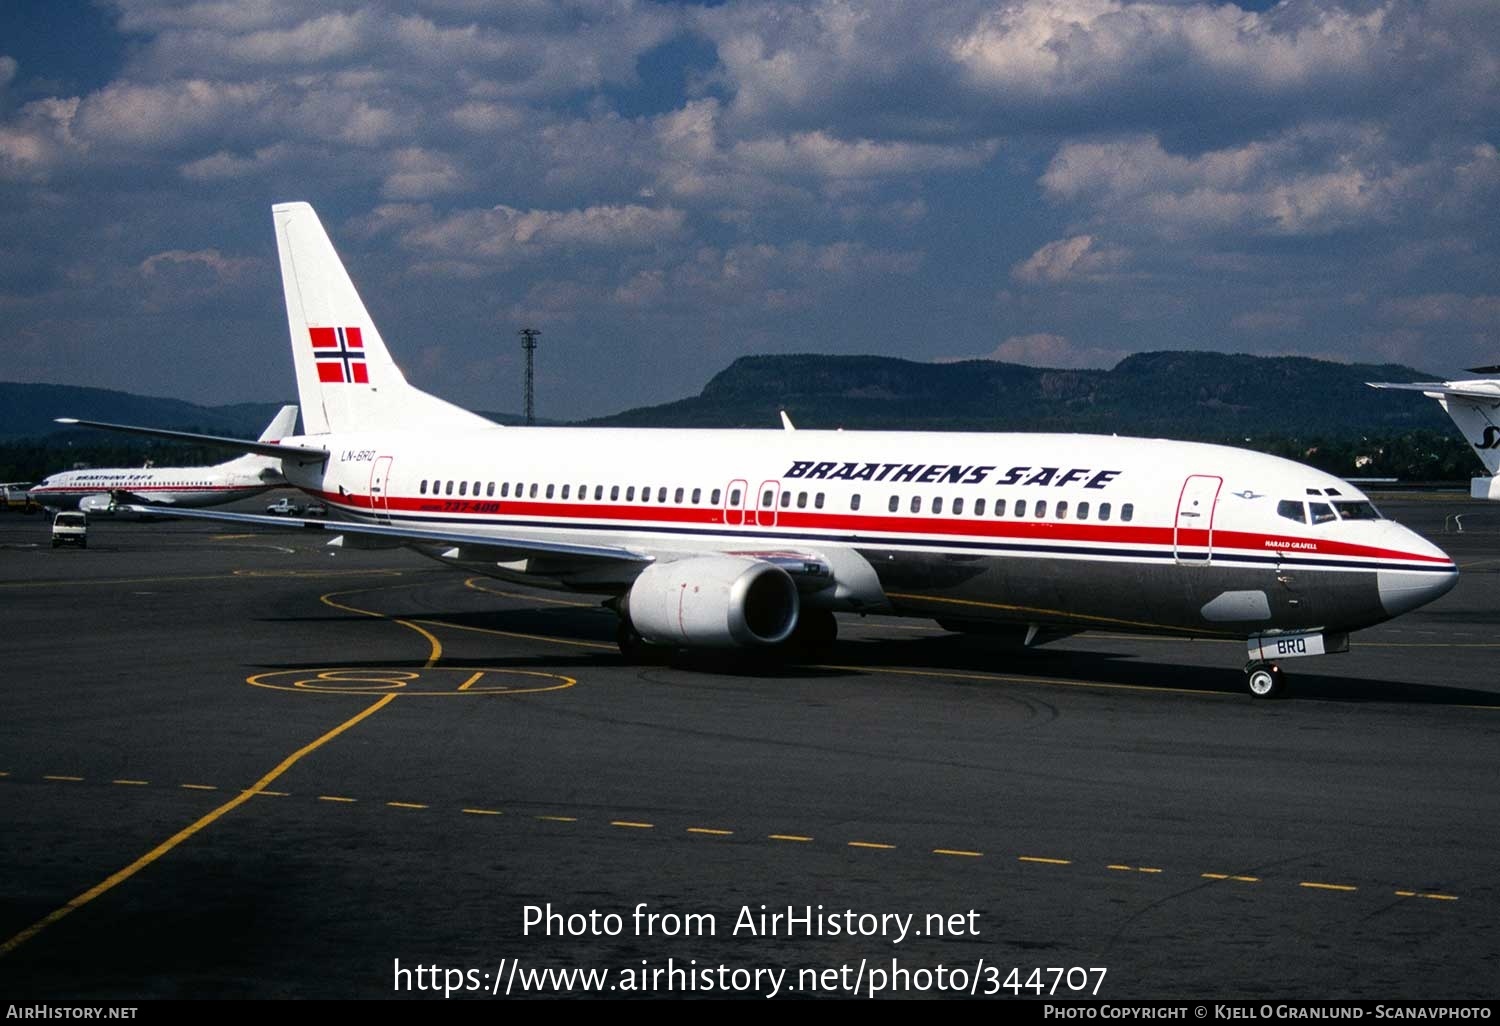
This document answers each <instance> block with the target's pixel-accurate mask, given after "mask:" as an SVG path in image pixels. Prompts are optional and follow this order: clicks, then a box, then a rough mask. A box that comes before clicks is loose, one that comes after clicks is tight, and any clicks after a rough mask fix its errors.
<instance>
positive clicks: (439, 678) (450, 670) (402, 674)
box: [245, 666, 578, 697]
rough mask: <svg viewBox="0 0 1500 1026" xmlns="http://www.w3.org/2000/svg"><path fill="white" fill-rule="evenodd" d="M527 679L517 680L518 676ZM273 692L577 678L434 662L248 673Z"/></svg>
mask: <svg viewBox="0 0 1500 1026" xmlns="http://www.w3.org/2000/svg"><path fill="white" fill-rule="evenodd" d="M518 677H519V678H525V679H523V680H519V681H518V680H516V679H515V678H518ZM245 683H246V684H251V685H253V686H255V687H258V688H270V689H271V690H273V691H295V692H300V693H303V694H307V693H313V694H320V695H417V696H424V697H425V696H430V695H447V696H452V695H534V694H537V693H538V692H542V691H561V690H562V689H564V688H570V687H572V686H573V685H574V684H577V683H578V681H577V679H575V678H573V677H564V676H563V675H562V674H559V673H543V672H542V671H540V670H510V669H497V668H494V667H480V668H475V667H472V666H465V667H443V666H428V667H423V668H422V669H420V670H398V669H384V668H371V667H361V668H352V667H328V668H324V669H315V668H309V669H303V670H276V671H273V672H270V673H257V674H254V675H253V676H250V677H246V678H245Z"/></svg>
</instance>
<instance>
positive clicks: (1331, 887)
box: [1297, 880, 1359, 891]
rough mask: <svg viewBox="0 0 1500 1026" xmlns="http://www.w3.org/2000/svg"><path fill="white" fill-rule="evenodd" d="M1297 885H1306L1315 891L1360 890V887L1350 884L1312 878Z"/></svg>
mask: <svg viewBox="0 0 1500 1026" xmlns="http://www.w3.org/2000/svg"><path fill="white" fill-rule="evenodd" d="M1297 886H1298V887H1306V888H1308V889H1309V890H1314V891H1357V890H1359V888H1358V887H1351V886H1350V885H1348V884H1331V883H1317V882H1315V881H1312V880H1303V881H1302V882H1301V883H1299V884H1298V885H1297Z"/></svg>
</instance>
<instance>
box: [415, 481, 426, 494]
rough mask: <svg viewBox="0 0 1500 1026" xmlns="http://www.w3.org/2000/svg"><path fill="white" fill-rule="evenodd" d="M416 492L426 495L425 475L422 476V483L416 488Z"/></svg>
mask: <svg viewBox="0 0 1500 1026" xmlns="http://www.w3.org/2000/svg"><path fill="white" fill-rule="evenodd" d="M417 494H418V495H426V494H427V479H426V478H425V477H424V478H422V484H421V487H419V488H418V489H417Z"/></svg>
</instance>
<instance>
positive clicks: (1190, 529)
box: [1172, 474, 1224, 563]
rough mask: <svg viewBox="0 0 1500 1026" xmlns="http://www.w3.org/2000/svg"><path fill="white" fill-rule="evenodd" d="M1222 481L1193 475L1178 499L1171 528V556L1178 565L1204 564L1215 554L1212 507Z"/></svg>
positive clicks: (1204, 475)
mask: <svg viewBox="0 0 1500 1026" xmlns="http://www.w3.org/2000/svg"><path fill="white" fill-rule="evenodd" d="M1222 487H1224V479H1223V478H1222V477H1214V476H1212V475H1209V474H1193V475H1192V476H1191V477H1189V478H1188V479H1187V480H1186V481H1184V482H1183V483H1182V491H1181V493H1180V494H1179V495H1178V496H1177V519H1176V522H1175V523H1174V524H1173V525H1172V554H1173V555H1174V556H1175V557H1176V558H1177V562H1179V563H1207V562H1208V561H1209V560H1211V559H1212V558H1213V553H1214V507H1215V506H1216V505H1217V503H1218V501H1219V489H1220V488H1222Z"/></svg>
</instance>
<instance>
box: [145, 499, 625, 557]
mask: <svg viewBox="0 0 1500 1026" xmlns="http://www.w3.org/2000/svg"><path fill="white" fill-rule="evenodd" d="M126 508H127V509H130V510H132V511H134V512H140V513H146V512H149V513H155V514H158V515H163V516H171V517H181V518H183V519H185V520H212V521H218V522H220V523H229V524H245V525H253V526H258V527H276V528H281V529H283V530H284V529H286V528H300V529H302V530H309V531H327V532H329V533H331V534H337V535H343V536H344V537H345V538H346V539H351V540H350V541H347V542H346V543H345V544H346V545H347V547H349V548H393V547H396V546H400V545H427V546H431V545H444V546H449V547H452V548H457V549H459V550H460V551H461V552H462V553H463V556H464V558H465V559H474V560H487V561H492V562H513V561H515V560H519V559H547V560H553V559H555V560H558V561H559V562H560V563H561V562H566V563H569V564H572V565H574V566H580V565H585V564H599V563H615V564H626V563H634V564H639V565H645V564H647V563H650V562H652V561H653V557H651V556H650V555H647V554H645V553H641V552H635V551H633V550H631V549H624V548H619V547H616V546H612V545H581V544H576V543H573V542H556V541H547V540H545V539H538V538H503V537H496V536H493V535H479V534H471V533H469V532H466V531H443V530H434V529H428V528H420V527H407V526H405V525H402V524H365V523H356V522H352V521H347V520H323V519H312V518H308V517H276V516H265V515H262V514H259V513H227V512H223V511H219V510H202V509H172V510H163V509H161V508H160V507H155V506H153V507H145V506H129V507H126Z"/></svg>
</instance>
